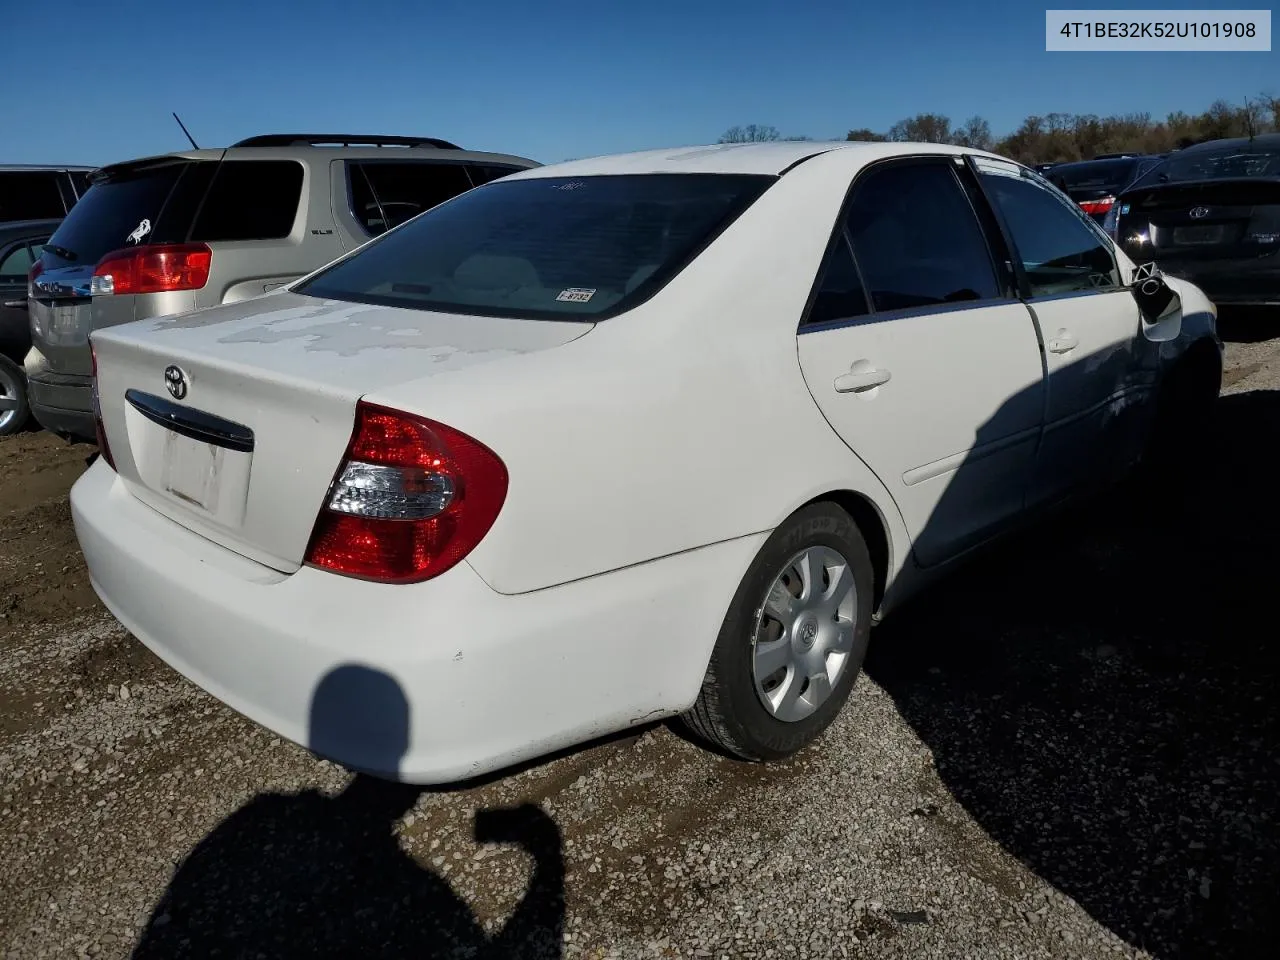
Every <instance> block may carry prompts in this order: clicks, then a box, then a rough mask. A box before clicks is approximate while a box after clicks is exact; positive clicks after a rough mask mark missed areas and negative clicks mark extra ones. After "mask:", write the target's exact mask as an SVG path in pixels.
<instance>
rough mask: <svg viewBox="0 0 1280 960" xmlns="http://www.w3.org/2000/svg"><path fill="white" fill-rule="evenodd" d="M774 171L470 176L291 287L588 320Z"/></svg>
mask: <svg viewBox="0 0 1280 960" xmlns="http://www.w3.org/2000/svg"><path fill="white" fill-rule="evenodd" d="M776 179H777V178H776V177H772V176H747V175H735V174H667V173H661V174H657V173H655V174H635V175H618V176H585V177H530V178H525V177H518V178H515V179H504V180H499V181H497V182H495V183H490V184H487V185H485V186H483V187H477V188H476V189H474V190H469V191H467V192H466V193H463V194H462V195H461V196H458V197H457V198H456V199H454V200H452V201H450V202H449V203H445V204H443V205H441V206H439V207H436V208H434V209H432V210H430V211H428V212H427V213H424V214H423V215H422V216H420V217H418V218H417V219H416V220H414V221H413V222H412V223H408V224H405V225H404V227H403V228H402V229H400V230H397V231H395V232H394V233H389V234H387V235H385V236H383V237H381V238H380V239H378V240H376V241H374V242H373V243H371V244H369V245H368V246H366V247H364V248H362V249H361V250H360V251H359V252H357V253H356V254H354V255H353V256H351V257H348V258H346V259H345V260H341V261H339V262H338V263H336V264H334V265H333V266H331V267H329V268H328V269H327V270H325V271H324V272H322V273H320V274H317V275H316V276H315V277H313V278H312V279H311V280H309V281H307V282H306V283H303V284H301V285H299V286H298V287H296V288H295V290H296V292H298V293H302V294H306V295H308V296H313V297H323V298H328V299H334V300H347V301H356V302H360V303H376V304H383V305H386V306H396V307H409V308H412V309H418V310H436V311H441V312H446V313H459V314H477V315H485V316H512V317H528V318H531V319H549V320H573V319H582V320H597V319H601V318H602V317H603V316H605V315H608V314H612V313H617V312H619V311H621V310H624V309H627V308H628V307H629V306H631V305H633V304H635V303H638V302H639V301H640V300H642V299H644V298H647V297H649V296H652V295H653V293H655V292H656V291H657V290H658V289H659V288H660V287H661V286H662V285H663V284H665V283H666V282H667V281H668V280H670V279H671V277H673V276H674V275H675V274H676V273H677V272H678V271H679V270H680V269H681V268H682V267H683V266H684V265H685V263H686V262H687V261H688V260H689V259H690V258H691V257H692V256H693V255H694V254H696V253H697V252H698V250H700V249H701V248H702V247H703V246H705V245H706V244H707V243H710V242H711V240H712V239H714V238H715V237H716V236H717V235H718V234H719V233H720V232H721V231H722V230H724V229H725V228H726V227H727V226H728V225H729V223H730V222H732V220H733V219H734V218H736V217H737V216H738V215H739V214H740V213H741V212H742V211H743V210H745V209H746V208H747V206H749V205H750V204H751V203H752V202H753V201H754V200H755V199H756V198H757V197H758V196H760V194H761V193H762V192H763V191H764V190H765V189H766V188H767V187H768V186H769V185H770V184H771V183H773V182H774V181H775V180H776Z"/></svg>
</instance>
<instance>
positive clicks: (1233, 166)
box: [1135, 147, 1280, 187]
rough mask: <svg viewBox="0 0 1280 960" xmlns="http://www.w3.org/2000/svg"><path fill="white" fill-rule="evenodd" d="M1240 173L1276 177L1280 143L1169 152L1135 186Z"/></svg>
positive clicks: (1236, 176) (1230, 176) (1279, 170)
mask: <svg viewBox="0 0 1280 960" xmlns="http://www.w3.org/2000/svg"><path fill="white" fill-rule="evenodd" d="M1242 177H1280V147H1276V148H1272V149H1267V150H1241V149H1240V148H1239V147H1231V148H1227V149H1222V150H1195V151H1192V152H1190V153H1186V154H1183V155H1181V156H1172V157H1169V158H1168V159H1167V160H1165V161H1164V162H1163V163H1161V164H1160V165H1159V166H1157V167H1155V168H1154V169H1152V170H1150V171H1148V172H1147V174H1146V176H1144V177H1143V178H1142V180H1141V181H1139V183H1138V184H1135V186H1139V185H1140V186H1144V187H1151V186H1155V185H1156V184H1160V183H1187V182H1189V181H1192V180H1236V179H1239V178H1242Z"/></svg>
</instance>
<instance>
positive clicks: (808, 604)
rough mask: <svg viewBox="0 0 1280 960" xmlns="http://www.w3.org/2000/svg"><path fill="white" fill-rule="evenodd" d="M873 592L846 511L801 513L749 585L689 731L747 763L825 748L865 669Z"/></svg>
mask: <svg viewBox="0 0 1280 960" xmlns="http://www.w3.org/2000/svg"><path fill="white" fill-rule="evenodd" d="M873 586H874V575H873V570H872V566H871V558H870V554H869V553H868V551H867V545H866V543H865V541H864V540H863V538H862V534H861V533H860V532H859V530H858V527H857V525H856V524H855V523H854V522H853V519H852V518H851V517H850V516H849V515H848V514H847V513H846V512H845V511H844V510H842V509H840V508H839V507H838V506H836V505H835V504H831V503H817V504H811V505H810V506H808V507H805V508H803V509H802V510H800V511H798V512H797V513H795V514H793V515H792V516H791V517H790V518H788V519H787V520H786V521H785V522H784V523H783V524H782V525H781V526H780V527H778V529H777V530H775V531H774V532H773V535H772V536H770V538H769V539H768V540H767V541H766V542H765V545H764V546H763V547H762V548H761V550H760V553H759V554H758V555H757V556H756V558H755V560H754V561H752V564H751V567H750V568H749V569H748V570H747V573H746V576H744V577H743V579H742V582H741V584H740V585H739V587H738V591H737V593H736V594H735V596H734V598H733V602H732V603H731V604H730V607H729V611H728V613H727V615H726V616H725V619H724V624H723V625H722V626H721V628H720V635H719V637H718V638H717V640H716V645H715V649H714V651H713V652H712V655H711V662H710V664H709V665H708V667H707V674H706V677H705V679H704V680H703V683H702V691H701V693H700V694H699V695H698V700H697V702H696V703H695V704H694V705H693V707H692V709H690V710H689V712H688V713H686V714H685V716H684V721H685V723H686V725H687V726H688V727H690V728H691V729H692V730H693V732H694V733H696V734H697V735H699V736H700V737H702V738H703V739H704V740H707V741H708V742H710V743H711V744H713V745H714V746H717V747H719V748H721V749H723V750H725V751H727V752H729V753H732V754H734V755H736V756H738V757H741V758H742V759H744V760H779V759H782V758H784V757H787V756H790V755H791V754H793V753H795V752H796V751H797V750H799V749H801V748H802V747H804V746H805V745H806V744H808V743H810V742H811V741H813V740H814V739H816V738H817V737H818V735H819V734H821V733H822V731H823V730H825V729H826V728H827V727H828V726H829V725H830V723H831V721H832V720H834V719H835V717H836V715H837V714H838V713H839V712H840V709H841V707H843V706H844V703H845V701H846V700H847V699H848V697H849V693H850V691H851V690H852V689H853V685H854V682H855V681H856V680H857V678H858V672H859V670H860V669H861V668H862V660H863V658H864V657H865V656H866V650H867V640H868V636H869V632H870V628H871V605H872V593H873Z"/></svg>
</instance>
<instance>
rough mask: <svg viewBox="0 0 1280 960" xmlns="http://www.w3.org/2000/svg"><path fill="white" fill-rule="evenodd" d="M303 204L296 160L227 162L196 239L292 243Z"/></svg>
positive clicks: (202, 213)
mask: <svg viewBox="0 0 1280 960" xmlns="http://www.w3.org/2000/svg"><path fill="white" fill-rule="evenodd" d="M301 198H302V164H300V163H298V162H296V161H294V160H224V161H223V162H222V163H221V164H220V165H219V166H218V172H217V173H216V174H214V177H213V185H212V186H211V187H210V188H209V193H208V195H207V196H206V197H205V200H204V205H203V206H202V207H201V208H200V215H199V217H198V218H197V219H196V224H195V228H194V229H193V230H192V231H191V239H192V240H195V241H203V242H204V243H213V242H215V241H218V240H278V239H280V238H281V237H287V236H288V235H289V234H290V233H291V232H292V231H293V221H294V219H295V218H296V217H297V216H298V202H299V200H301Z"/></svg>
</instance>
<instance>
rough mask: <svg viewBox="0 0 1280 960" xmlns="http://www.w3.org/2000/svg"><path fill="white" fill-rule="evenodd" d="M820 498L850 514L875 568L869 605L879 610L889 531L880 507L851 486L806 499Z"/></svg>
mask: <svg viewBox="0 0 1280 960" xmlns="http://www.w3.org/2000/svg"><path fill="white" fill-rule="evenodd" d="M822 501H827V502H830V503H834V504H836V506H838V507H840V508H841V509H842V510H844V511H845V512H846V513H848V514H849V516H851V517H853V522H854V523H856V524H857V525H858V530H859V531H860V532H861V533H862V539H863V540H865V541H866V543H867V552H868V553H869V554H871V567H872V569H873V570H874V571H875V578H876V579H875V601H874V603H873V604H872V609H873V610H879V609H880V601H881V600H883V599H884V592H885V589H886V588H887V587H888V585H889V532H888V531H887V530H886V529H885V525H884V520H882V519H881V517H880V511H879V510H878V509H876V506H875V504H873V503H872V502H871V501H870V500H868V499H867V498H866V497H864V496H863V495H862V494H860V493H854V492H853V491H852V490H832V491H831V492H830V493H825V494H823V495H822V496H820V497H814V498H813V499H812V500H810V501H809V503H820V502H822ZM805 506H808V504H805Z"/></svg>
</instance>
